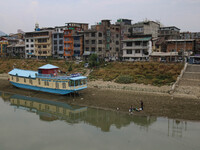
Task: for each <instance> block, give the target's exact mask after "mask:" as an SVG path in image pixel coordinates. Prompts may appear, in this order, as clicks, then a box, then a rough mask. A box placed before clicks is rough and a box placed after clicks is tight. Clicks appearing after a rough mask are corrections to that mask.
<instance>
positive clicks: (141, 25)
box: [131, 21, 160, 38]
mask: <svg viewBox="0 0 200 150" xmlns="http://www.w3.org/2000/svg"><path fill="white" fill-rule="evenodd" d="M159 28H160V24H159V23H157V22H154V21H143V22H138V23H135V24H133V25H132V29H131V36H135V35H151V36H152V38H157V37H158V30H159Z"/></svg>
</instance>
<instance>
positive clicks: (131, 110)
mask: <svg viewBox="0 0 200 150" xmlns="http://www.w3.org/2000/svg"><path fill="white" fill-rule="evenodd" d="M129 113H131V114H132V113H133V105H131V107H130V108H129Z"/></svg>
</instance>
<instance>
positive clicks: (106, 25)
mask: <svg viewBox="0 0 200 150" xmlns="http://www.w3.org/2000/svg"><path fill="white" fill-rule="evenodd" d="M84 37H85V39H84V43H85V53H84V56H86V55H87V54H90V53H96V54H97V55H98V56H99V57H100V58H101V59H105V60H118V59H119V57H120V25H113V24H111V23H110V20H102V21H101V22H100V23H98V24H97V25H93V26H91V30H89V31H86V32H84Z"/></svg>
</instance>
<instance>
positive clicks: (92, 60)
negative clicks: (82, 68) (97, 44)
mask: <svg viewBox="0 0 200 150" xmlns="http://www.w3.org/2000/svg"><path fill="white" fill-rule="evenodd" d="M89 66H90V67H97V66H99V59H98V56H97V54H92V55H91V56H90V57H89Z"/></svg>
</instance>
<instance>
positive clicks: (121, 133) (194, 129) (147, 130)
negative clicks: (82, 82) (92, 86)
mask: <svg viewBox="0 0 200 150" xmlns="http://www.w3.org/2000/svg"><path fill="white" fill-rule="evenodd" d="M199 139H200V122H192V121H182V120H174V119H168V118H162V117H141V116H134V115H127V114H123V113H119V112H113V111H105V110H100V109H92V108H87V107H79V106H70V105H68V104H66V103H63V102H59V101H49V100H44V99H38V98H31V97H26V96H22V95H14V94H8V93H4V92H0V150H78V149H81V150H128V149H134V150H200V142H199V141H200V140H199Z"/></svg>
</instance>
